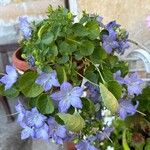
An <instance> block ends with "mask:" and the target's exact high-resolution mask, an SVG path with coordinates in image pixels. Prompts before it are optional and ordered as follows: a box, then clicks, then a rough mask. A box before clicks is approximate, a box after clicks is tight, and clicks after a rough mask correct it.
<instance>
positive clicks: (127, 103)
mask: <svg viewBox="0 0 150 150" xmlns="http://www.w3.org/2000/svg"><path fill="white" fill-rule="evenodd" d="M138 105H139V102H138V101H137V102H136V105H135V106H134V105H133V104H132V102H131V100H125V99H122V100H120V103H119V109H118V113H119V116H120V118H121V119H123V120H124V119H125V118H126V117H127V116H132V115H134V114H135V113H136V109H137V107H138Z"/></svg>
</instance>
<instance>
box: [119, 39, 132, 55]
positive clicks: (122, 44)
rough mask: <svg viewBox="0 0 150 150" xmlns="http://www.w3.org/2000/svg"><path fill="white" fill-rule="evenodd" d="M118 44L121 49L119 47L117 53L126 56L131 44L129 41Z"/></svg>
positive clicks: (121, 41)
mask: <svg viewBox="0 0 150 150" xmlns="http://www.w3.org/2000/svg"><path fill="white" fill-rule="evenodd" d="M118 44H119V47H118V49H117V51H116V52H117V53H118V54H121V55H122V54H124V51H125V49H127V48H129V47H130V45H129V43H128V41H127V40H120V41H119V42H118Z"/></svg>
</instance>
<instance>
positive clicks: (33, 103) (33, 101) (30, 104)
mask: <svg viewBox="0 0 150 150" xmlns="http://www.w3.org/2000/svg"><path fill="white" fill-rule="evenodd" d="M37 100H38V97H35V98H30V99H29V100H28V107H29V108H33V107H37Z"/></svg>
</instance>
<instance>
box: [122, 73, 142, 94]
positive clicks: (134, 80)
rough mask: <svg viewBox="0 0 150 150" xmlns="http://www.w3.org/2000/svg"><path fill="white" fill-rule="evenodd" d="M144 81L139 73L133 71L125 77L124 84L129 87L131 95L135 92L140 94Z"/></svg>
mask: <svg viewBox="0 0 150 150" xmlns="http://www.w3.org/2000/svg"><path fill="white" fill-rule="evenodd" d="M142 83H143V81H142V80H141V79H140V78H138V74H137V73H133V74H131V75H129V76H126V77H125V78H124V84H125V85H126V86H127V88H128V93H129V95H134V94H136V95H139V94H140V93H141V92H142V87H141V84H142Z"/></svg>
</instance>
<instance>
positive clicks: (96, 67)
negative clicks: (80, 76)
mask: <svg viewBox="0 0 150 150" xmlns="http://www.w3.org/2000/svg"><path fill="white" fill-rule="evenodd" d="M85 59H87V58H85ZM87 60H88V61H89V62H90V63H91V64H92V65H93V66H94V67H95V68H96V70H97V71H98V73H99V75H100V77H101V79H102V82H103V83H104V84H105V83H106V81H105V80H104V78H103V76H102V74H101V72H100V70H99V68H98V67H97V66H96V64H94V63H93V62H92V61H91V60H89V59H87Z"/></svg>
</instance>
